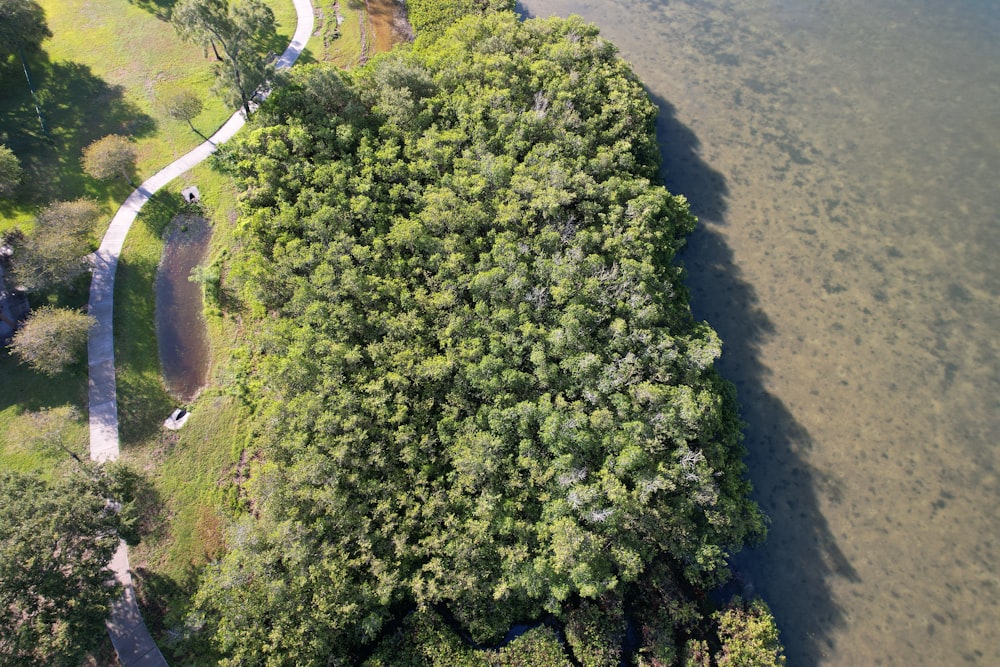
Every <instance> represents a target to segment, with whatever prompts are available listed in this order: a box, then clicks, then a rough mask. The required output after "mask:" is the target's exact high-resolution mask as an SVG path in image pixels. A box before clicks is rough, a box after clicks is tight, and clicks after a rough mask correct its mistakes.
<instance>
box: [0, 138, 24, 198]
mask: <svg viewBox="0 0 1000 667" xmlns="http://www.w3.org/2000/svg"><path fill="white" fill-rule="evenodd" d="M22 173H23V172H22V169H21V163H20V162H19V161H18V159H17V156H16V155H14V151H12V150H11V149H9V148H7V147H6V146H3V145H0V197H5V196H8V195H10V194H11V193H12V192H14V190H15V189H16V188H17V186H18V185H19V184H20V182H21V176H22Z"/></svg>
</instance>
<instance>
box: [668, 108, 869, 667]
mask: <svg viewBox="0 0 1000 667" xmlns="http://www.w3.org/2000/svg"><path fill="white" fill-rule="evenodd" d="M652 97H653V101H654V102H655V103H656V104H657V106H658V107H659V109H660V114H659V117H658V119H657V141H658V143H659V145H660V148H661V152H662V154H663V165H662V170H661V173H662V176H663V179H664V183H665V184H666V186H667V188H668V189H669V190H670V191H671V192H674V193H677V194H683V195H685V196H686V197H687V198H688V199H689V201H690V203H691V208H692V211H693V212H694V213H695V214H696V215H697V216H698V217H699V219H700V220H701V223H700V224H699V225H698V227H697V229H696V230H695V232H694V233H693V234H692V235H691V237H690V238H689V239H688V243H687V246H686V247H685V248H684V250H683V251H682V252H681V253H680V255H679V256H678V259H679V260H680V261H682V262H683V264H684V267H685V269H686V280H685V283H686V285H687V287H688V290H689V291H690V299H691V306H692V311H693V312H694V315H695V317H696V318H698V319H704V320H706V321H707V322H708V323H709V324H711V325H712V327H713V328H714V329H715V330H716V331H717V332H718V333H719V335H720V337H721V338H722V340H723V341H724V345H725V352H724V354H723V356H722V359H721V360H720V362H719V364H718V366H719V370H720V372H721V373H722V375H723V376H724V377H726V378H727V379H729V380H730V381H731V382H733V383H734V384H735V385H736V387H737V394H738V397H739V402H740V406H741V411H742V418H743V419H744V420H745V421H746V422H747V426H746V429H745V435H746V440H745V444H746V446H747V449H748V456H747V458H746V462H747V466H748V469H749V477H750V479H751V481H752V482H753V484H754V488H755V491H754V494H753V497H754V499H755V500H756V501H757V502H758V503H759V504H760V506H761V508H762V509H763V510H764V512H765V513H766V514H767V515H768V516H769V517H770V519H771V523H770V530H769V535H768V538H767V541H766V542H765V543H764V544H763V545H762V546H760V547H758V548H756V549H753V550H747V551H744V552H742V553H740V554H738V555H737V556H736V557H735V558H734V559H733V564H734V570H735V571H736V573H737V579H738V580H739V582H740V583H742V584H743V587H744V589H745V592H747V593H750V592H751V591H754V589H755V591H754V592H756V593H757V594H760V595H761V596H762V597H763V598H764V599H765V600H766V601H767V603H768V604H769V605H770V606H771V608H772V610H773V611H774V613H775V617H776V618H777V621H778V625H779V627H781V628H782V629H783V632H782V640H783V641H784V643H785V646H786V648H787V653H788V656H789V664H796V665H817V664H819V663H820V662H821V661H822V658H823V656H824V654H826V653H827V652H828V651H829V649H830V648H831V647H832V646H833V640H832V636H833V633H834V631H835V630H836V629H837V628H839V627H842V626H843V625H844V624H845V616H844V612H843V610H842V609H841V608H840V607H839V606H838V605H837V604H836V603H835V602H834V600H833V599H832V596H831V591H830V586H829V582H830V581H831V580H832V579H834V578H837V577H844V578H847V579H849V580H851V581H858V580H859V577H858V574H857V572H855V570H854V568H853V567H852V566H851V564H850V563H849V562H848V561H847V559H846V557H845V556H844V554H843V553H842V552H841V551H840V549H839V547H838V546H837V542H836V539H835V538H834V536H833V535H832V533H831V532H830V528H829V526H828V524H827V521H826V518H825V517H824V516H823V514H822V512H821V510H820V504H819V497H818V495H819V494H820V493H824V494H828V495H829V494H836V488H833V486H832V485H831V483H830V482H829V481H828V480H825V479H823V478H821V477H820V476H819V475H818V474H817V473H816V471H814V470H812V469H811V468H810V467H809V465H808V463H806V461H805V460H804V458H803V456H802V452H803V451H805V450H807V449H809V448H810V447H812V438H811V436H810V434H809V433H808V432H807V430H806V429H805V428H804V427H803V426H802V425H801V424H800V423H799V422H798V421H797V420H796V419H795V416H794V415H793V414H792V413H791V412H790V411H789V409H788V408H787V407H786V406H785V405H784V404H783V403H782V401H781V400H780V399H779V398H778V397H777V396H774V395H773V394H771V393H770V392H768V390H767V388H766V387H767V385H766V379H767V377H768V375H769V373H770V371H769V369H768V368H767V367H766V366H765V365H764V364H763V362H762V361H761V355H760V351H761V347H762V345H763V344H764V343H765V342H766V341H767V340H768V339H769V338H770V337H772V336H773V335H775V331H774V326H773V324H772V322H771V320H770V318H769V317H768V315H767V313H765V312H764V311H763V310H762V309H761V308H760V305H759V300H758V298H757V293H756V289H755V288H754V286H753V285H752V284H750V283H748V282H747V281H746V280H745V279H744V278H743V276H742V274H741V272H740V269H739V267H738V266H737V265H736V264H735V261H734V258H733V251H732V249H731V248H730V247H729V246H728V245H727V243H726V239H725V237H724V236H722V235H721V234H720V233H719V232H718V231H717V230H718V228H719V227H718V226H720V225H725V224H726V220H725V215H726V212H727V203H726V198H727V196H728V194H729V192H728V186H727V185H726V181H725V178H724V177H723V175H722V174H720V173H719V172H717V171H715V170H714V169H712V168H711V167H710V166H708V165H707V164H706V163H705V162H704V161H703V160H702V159H701V157H700V155H699V144H700V142H699V140H698V138H697V136H695V134H694V132H692V131H691V129H690V128H688V127H686V126H685V125H683V124H682V123H680V122H679V121H678V120H677V118H676V115H675V112H674V109H673V107H672V106H671V105H670V103H669V102H667V101H666V100H664V99H662V98H657V96H655V95H652Z"/></svg>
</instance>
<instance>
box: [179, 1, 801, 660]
mask: <svg viewBox="0 0 1000 667" xmlns="http://www.w3.org/2000/svg"><path fill="white" fill-rule="evenodd" d="M430 5H439V7H435V8H433V11H430V10H429V9H427V7H429V6H430ZM445 5H449V3H420V2H414V3H411V11H412V12H413V15H414V16H417V17H419V16H421V11H422V10H421V7H422V6H423V7H424V9H426V10H427V11H423V14H422V15H423V16H429V17H434V16H438V15H444V14H442V12H443V11H444V13H447V11H445V10H447V9H448V8H447V7H445V10H442V9H441V7H443V6H445ZM450 5H451V9H450V10H448V11H454V12H455V13H456V14H464V13H468V12H467V10H466V9H465V8H464V6H461V3H450ZM426 20H427V21H428V22H429V24H431V23H432V22H433V20H434V19H433V18H429V19H426ZM431 34H432V36H433V33H431ZM654 118H655V108H654V107H653V105H652V104H651V103H650V101H649V100H648V98H647V96H646V95H645V93H644V91H643V89H642V87H641V85H640V83H639V82H638V81H637V79H636V78H635V76H634V75H633V74H632V73H631V71H630V69H629V68H628V66H627V65H626V64H625V63H623V62H622V61H621V60H619V59H618V58H617V57H616V55H615V49H614V47H613V45H611V44H610V43H609V42H607V41H605V40H603V39H602V38H601V37H600V36H599V35H598V32H597V30H596V28H594V27H593V26H590V25H587V24H585V23H584V22H582V21H581V20H579V19H573V18H571V19H551V20H544V21H543V20H531V21H526V22H522V21H519V20H518V18H517V17H516V16H515V15H514V14H513V13H510V12H494V11H492V10H490V11H485V12H483V13H482V14H480V13H479V12H475V11H473V12H471V14H470V15H469V16H467V17H465V18H462V19H461V20H458V21H457V23H456V24H455V25H453V26H452V27H451V28H449V29H447V30H446V31H444V32H442V33H441V36H440V37H439V38H437V39H432V38H430V37H428V38H424V39H418V41H417V43H416V44H415V45H414V46H413V47H411V48H407V49H402V50H396V51H394V52H392V53H391V54H388V55H385V56H381V57H378V58H376V59H374V60H373V61H371V62H370V63H369V64H368V65H367V66H365V67H362V68H359V69H357V70H355V71H353V72H352V73H350V74H346V73H344V72H342V71H339V70H337V69H334V68H331V67H329V66H323V65H317V66H312V67H306V68H303V69H301V70H298V71H296V72H293V73H292V74H290V75H288V79H287V80H286V81H285V82H284V83H283V85H282V86H281V87H279V88H277V89H276V90H275V92H274V94H273V95H272V96H271V97H270V98H269V99H268V100H267V102H266V103H265V104H263V105H262V107H261V108H260V110H259V111H258V112H257V113H256V114H255V116H254V118H253V120H252V122H251V126H250V127H249V128H248V131H247V133H246V134H245V135H244V136H243V138H242V139H241V140H239V141H237V142H236V143H235V144H233V145H231V146H227V147H225V148H223V149H222V151H221V152H220V154H219V156H218V159H217V164H218V165H220V166H222V167H224V168H225V169H227V170H228V171H230V172H231V173H232V174H233V175H234V176H235V177H236V179H237V181H238V183H239V185H240V190H241V191H242V192H243V193H244V194H243V198H242V203H241V205H242V216H241V219H240V220H239V222H238V223H237V224H238V228H239V231H238V237H239V246H238V249H237V252H235V253H234V256H233V259H232V264H231V266H230V270H229V271H228V273H227V275H226V276H225V283H226V288H227V289H228V290H236V291H238V292H239V294H240V296H241V298H242V300H243V301H244V302H245V304H246V310H245V315H246V316H248V317H252V318H254V325H253V326H254V327H256V328H258V329H259V332H260V333H259V334H258V335H257V336H255V338H254V339H253V341H252V342H251V343H249V344H248V345H245V346H244V347H243V348H241V350H240V351H239V356H240V358H241V359H242V362H241V364H240V368H241V370H240V373H239V377H238V378H237V380H236V381H237V385H238V390H239V392H240V395H242V397H243V398H244V400H245V401H246V402H247V404H248V405H249V407H250V408H251V409H252V412H253V415H254V417H253V425H252V430H253V434H252V436H251V439H250V441H249V451H248V452H246V453H245V454H244V456H243V460H248V461H253V464H252V465H251V468H250V475H249V480H246V481H242V482H241V489H240V496H241V498H242V501H241V507H242V511H241V512H240V516H238V517H236V518H235V520H234V525H233V527H232V528H231V530H230V532H229V533H228V539H227V547H228V550H227V552H226V553H225V555H223V556H222V557H221V558H220V559H219V560H218V561H217V562H216V563H214V564H213V565H211V566H209V567H208V569H207V571H206V573H205V575H204V577H203V580H202V583H201V587H200V590H199V591H198V593H197V595H196V596H195V601H194V605H195V610H194V612H193V613H192V614H191V615H190V616H189V619H188V623H187V628H186V631H187V638H188V641H191V642H195V643H200V642H205V641H209V642H211V644H212V647H213V648H212V651H217V652H218V653H219V655H221V656H222V658H221V660H222V663H223V664H269V665H283V664H289V665H291V664H296V665H309V664H340V663H350V662H362V661H364V660H367V661H368V662H369V664H401V663H400V660H401V659H403V660H404V662H403V664H536V665H549V664H566V663H567V661H568V660H570V659H572V660H575V661H577V662H578V663H580V664H587V665H616V664H618V663H619V661H620V660H621V659H622V658H623V651H624V650H625V649H624V648H623V647H624V645H625V644H626V641H625V638H626V634H628V633H627V631H626V630H627V628H628V626H629V624H631V625H632V628H633V630H634V632H632V634H634V635H636V638H635V639H634V641H633V642H632V643H633V644H634V646H631V647H630V648H629V649H628V651H629V652H630V653H632V654H633V655H632V656H629V657H630V658H634V659H635V660H636V661H638V662H639V663H640V664H649V665H667V664H692V665H694V664H706V665H707V664H713V662H718V663H719V664H770V663H767V662H766V660H771V661H772V662H773V663H774V664H781V663H782V662H783V658H781V656H780V653H781V649H780V646H779V645H778V644H777V642H776V634H775V633H774V626H773V620H772V619H771V618H770V615H769V614H768V613H767V611H766V607H764V606H763V605H762V603H754V604H753V605H751V606H749V607H744V606H743V605H742V603H741V602H739V601H736V602H734V605H733V607H732V608H731V609H730V610H728V611H727V612H725V613H722V614H719V613H715V610H714V609H713V607H712V605H711V603H710V602H708V599H707V597H706V596H705V595H704V593H705V592H706V591H707V590H709V589H712V588H714V587H717V586H718V585H719V584H721V583H722V582H724V581H725V580H726V578H727V576H728V572H727V569H726V557H727V555H728V554H729V553H731V552H732V551H733V550H735V549H739V548H740V547H741V546H742V545H743V544H745V543H746V542H748V541H752V540H755V539H758V538H760V537H762V536H763V534H764V519H763V516H762V515H761V513H760V511H759V510H758V508H757V507H756V505H755V504H754V503H752V502H751V501H750V500H749V499H748V491H749V485H748V483H747V482H746V481H745V479H744V477H743V464H742V462H741V457H742V455H743V453H744V450H743V448H742V445H741V435H740V426H741V425H740V422H739V419H738V416H737V410H736V403H735V398H734V392H733V390H732V387H731V386H730V385H729V384H728V383H726V382H725V381H724V380H723V379H722V378H720V377H719V375H718V374H717V372H716V371H715V370H714V367H713V362H714V360H715V359H716V358H717V357H718V355H719V352H720V341H719V339H718V337H717V336H716V334H715V333H714V332H713V331H712V330H711V329H710V328H709V327H708V326H707V325H705V324H703V323H699V322H696V321H695V320H694V319H693V318H692V316H691V314H690V310H689V308H688V305H687V302H686V295H685V292H684V289H683V286H682V285H681V272H680V269H678V268H677V267H676V266H675V265H674V264H673V263H672V260H673V256H674V253H675V252H676V250H677V249H678V248H679V247H680V245H681V244H682V242H683V237H684V235H685V234H687V233H688V232H690V230H691V229H692V227H693V224H694V219H693V217H692V216H691V215H690V213H689V212H688V208H687V204H686V202H685V201H684V199H683V198H682V197H678V196H673V195H671V194H670V193H668V192H667V191H666V190H665V189H664V188H663V187H662V186H661V185H658V184H657V183H656V182H657V167H658V159H659V156H658V151H657V147H656V144H655V142H654V137H653V122H654ZM539 619H547V620H546V623H545V624H544V625H540V626H539V627H537V628H536V629H535V630H532V631H531V632H529V633H528V634H525V635H523V636H521V637H519V638H518V639H516V640H515V642H516V645H517V646H518V647H520V648H518V649H517V650H516V652H512V651H513V647H514V646H515V643H511V644H509V645H507V646H506V647H504V648H502V649H498V650H486V651H484V650H477V649H483V648H485V647H489V646H499V643H500V642H501V640H502V639H503V638H504V636H505V635H507V634H508V632H509V631H510V630H511V629H512V628H513V627H515V626H517V625H518V624H524V623H535V622H537V621H538V620H539ZM741 623H742V625H741ZM720 629H722V632H720ZM768 633H771V634H768ZM758 635H762V637H758ZM772 640H773V641H772ZM733 642H739V646H736V645H735V644H733ZM755 651H756V654H754V652H755ZM528 655H531V656H536V657H537V659H536V657H532V658H531V659H530V660H529V661H528V662H525V656H528ZM747 655H750V656H751V658H750V660H751V662H746V661H745V659H746V656H747ZM755 655H756V657H754V656H755ZM505 656H507V657H505ZM570 656H572V658H570ZM730 656H736V657H735V658H730ZM404 658H405V659H404ZM515 658H516V661H514V662H508V660H515ZM754 661H756V662H754Z"/></svg>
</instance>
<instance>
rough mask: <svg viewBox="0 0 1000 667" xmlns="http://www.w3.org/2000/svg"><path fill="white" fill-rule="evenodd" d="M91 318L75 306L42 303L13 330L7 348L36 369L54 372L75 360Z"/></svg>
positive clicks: (59, 370)
mask: <svg viewBox="0 0 1000 667" xmlns="http://www.w3.org/2000/svg"><path fill="white" fill-rule="evenodd" d="M93 321H94V320H93V318H92V317H90V316H89V315H87V314H85V313H81V312H80V311H77V310H71V309H69V308H55V307H52V306H42V307H41V308H39V309H37V310H35V311H34V312H32V314H31V315H30V316H29V317H28V319H27V321H25V323H24V324H23V325H22V326H21V328H20V329H18V330H17V333H15V334H14V338H13V340H11V342H10V349H11V351H12V352H13V353H14V354H15V355H17V357H18V358H20V360H21V361H22V362H23V363H26V364H28V365H29V366H31V367H32V368H33V369H34V370H36V371H38V372H39V373H45V374H46V375H58V374H59V373H62V372H63V371H64V370H66V369H67V368H68V367H69V366H70V365H72V364H74V363H76V362H77V361H78V360H79V358H80V355H81V353H82V352H83V347H84V345H85V344H86V342H87V332H88V331H90V327H91V326H92V324H93Z"/></svg>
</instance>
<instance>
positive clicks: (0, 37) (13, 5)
mask: <svg viewBox="0 0 1000 667" xmlns="http://www.w3.org/2000/svg"><path fill="white" fill-rule="evenodd" d="M51 36H52V33H51V32H50V31H49V25H48V23H47V22H46V21H45V10H43V9H42V7H41V5H39V4H38V3H37V2H35V1H34V0H0V57H3V58H6V57H7V56H9V55H11V54H14V55H17V54H21V53H22V52H23V51H24V50H26V49H30V48H35V47H37V46H38V45H39V44H41V43H42V40H44V39H45V38H46V37H51Z"/></svg>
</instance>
